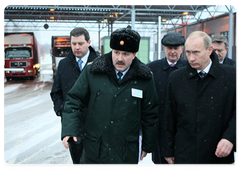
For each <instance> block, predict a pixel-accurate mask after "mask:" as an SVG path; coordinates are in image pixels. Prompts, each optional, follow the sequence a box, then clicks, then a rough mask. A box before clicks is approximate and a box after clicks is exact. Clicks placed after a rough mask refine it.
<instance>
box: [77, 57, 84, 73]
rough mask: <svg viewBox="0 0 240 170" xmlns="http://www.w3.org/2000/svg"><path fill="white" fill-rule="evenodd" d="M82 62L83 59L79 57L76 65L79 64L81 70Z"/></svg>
mask: <svg viewBox="0 0 240 170" xmlns="http://www.w3.org/2000/svg"><path fill="white" fill-rule="evenodd" d="M82 63H83V61H82V60H81V59H79V60H78V66H79V68H80V70H81V71H82Z"/></svg>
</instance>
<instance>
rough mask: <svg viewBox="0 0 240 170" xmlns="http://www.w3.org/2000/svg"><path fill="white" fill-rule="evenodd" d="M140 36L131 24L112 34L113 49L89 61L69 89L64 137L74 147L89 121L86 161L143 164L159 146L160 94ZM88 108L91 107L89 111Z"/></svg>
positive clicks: (111, 44) (63, 126) (85, 139)
mask: <svg viewBox="0 0 240 170" xmlns="http://www.w3.org/2000/svg"><path fill="white" fill-rule="evenodd" d="M139 42H140V35H139V34H138V33H137V32H136V31H133V30H130V29H125V28H124V29H118V30H116V31H114V32H113V33H112V34H111V39H110V47H111V48H112V51H111V52H110V53H108V54H106V55H103V56H102V57H99V58H98V59H96V60H94V61H93V63H92V64H90V65H88V66H87V67H86V68H85V69H84V71H83V73H82V74H81V76H80V77H79V79H78V80H77V82H76V84H75V85H74V86H73V88H72V89H71V90H70V91H69V92H68V95H67V101H66V104H65V106H64V111H63V122H62V139H63V145H64V146H65V147H66V148H68V140H69V139H70V138H71V137H72V138H73V140H74V141H75V142H77V138H76V135H77V133H78V131H79V130H78V129H79V128H81V126H82V125H83V123H82V122H85V129H86V133H85V137H84V139H83V140H84V152H85V157H84V163H90V164H96V163H100V164H105V163H109V164H110V163H113V164H120V163H126V164H130V163H135V164H136V163H138V155H139V132H140V130H142V148H141V160H142V159H143V157H145V156H146V155H147V153H150V152H152V151H153V149H154V147H155V141H156V136H157V129H158V96H157V93H156V88H155V84H154V80H153V76H152V73H151V71H150V69H149V68H148V67H147V66H146V65H145V64H143V63H142V62H141V61H140V60H139V59H138V58H137V57H135V55H136V53H137V51H138V49H139ZM84 108H88V113H87V115H84V112H83V110H84Z"/></svg>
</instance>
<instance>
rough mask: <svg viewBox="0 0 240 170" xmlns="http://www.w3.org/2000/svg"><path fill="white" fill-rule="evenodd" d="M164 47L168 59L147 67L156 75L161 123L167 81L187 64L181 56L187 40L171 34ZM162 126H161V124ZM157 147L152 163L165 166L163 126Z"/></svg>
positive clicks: (154, 62)
mask: <svg viewBox="0 0 240 170" xmlns="http://www.w3.org/2000/svg"><path fill="white" fill-rule="evenodd" d="M161 42H162V45H163V48H164V51H165V54H166V57H165V58H163V59H161V60H156V61H153V62H151V63H149V64H147V66H148V67H149V68H150V69H151V71H152V72H153V75H154V80H155V86H156V89H157V93H158V99H159V108H158V114H159V117H160V118H159V121H160V120H161V115H162V112H163V107H164V98H165V90H166V86H167V79H168V77H169V75H170V73H172V72H173V71H174V70H177V69H179V68H181V67H183V66H185V65H186V64H187V60H185V59H182V58H181V57H180V56H181V54H182V52H183V48H184V42H185V38H184V36H183V35H181V34H180V33H175V32H170V33H168V34H166V35H165V36H164V37H163V38H162V41H161ZM159 125H160V124H159ZM158 127H159V129H158V137H157V145H156V148H155V149H154V151H153V153H152V161H153V162H154V163H155V164H164V163H167V161H166V160H165V159H164V157H162V156H161V154H160V141H161V125H160V126H158Z"/></svg>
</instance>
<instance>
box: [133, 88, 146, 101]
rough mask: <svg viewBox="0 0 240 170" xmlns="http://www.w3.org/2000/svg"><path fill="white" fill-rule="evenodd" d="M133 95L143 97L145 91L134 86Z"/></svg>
mask: <svg viewBox="0 0 240 170" xmlns="http://www.w3.org/2000/svg"><path fill="white" fill-rule="evenodd" d="M132 96H133V97H137V98H140V99H142V98H143V91H142V90H139V89H134V88H132Z"/></svg>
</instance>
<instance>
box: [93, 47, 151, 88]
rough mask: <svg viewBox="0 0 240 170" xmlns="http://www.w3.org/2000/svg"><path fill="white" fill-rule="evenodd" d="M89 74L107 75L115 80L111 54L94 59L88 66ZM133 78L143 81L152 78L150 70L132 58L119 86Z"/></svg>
mask: <svg viewBox="0 0 240 170" xmlns="http://www.w3.org/2000/svg"><path fill="white" fill-rule="evenodd" d="M90 73H93V74H99V73H100V74H107V75H109V76H110V77H112V78H113V79H114V80H117V77H116V73H115V70H114V66H113V64H112V52H110V53H108V54H105V55H103V56H101V57H99V58H97V59H95V60H94V61H93V63H92V64H91V66H90ZM133 78H139V79H145V80H151V78H152V73H151V71H150V69H149V68H148V67H147V66H146V65H145V64H143V63H142V62H141V61H140V60H139V59H138V58H137V57H135V58H134V60H133V62H132V64H131V66H130V69H129V71H128V72H127V74H126V75H125V76H124V78H123V80H122V81H121V84H122V83H124V82H126V81H128V80H130V79H133Z"/></svg>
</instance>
